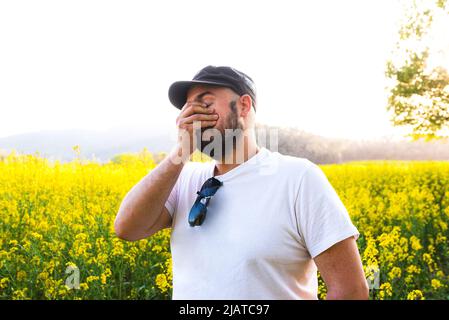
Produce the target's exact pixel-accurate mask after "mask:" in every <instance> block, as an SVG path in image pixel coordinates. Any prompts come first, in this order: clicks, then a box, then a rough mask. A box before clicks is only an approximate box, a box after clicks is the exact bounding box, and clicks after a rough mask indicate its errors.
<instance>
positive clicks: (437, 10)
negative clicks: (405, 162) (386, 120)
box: [386, 0, 449, 140]
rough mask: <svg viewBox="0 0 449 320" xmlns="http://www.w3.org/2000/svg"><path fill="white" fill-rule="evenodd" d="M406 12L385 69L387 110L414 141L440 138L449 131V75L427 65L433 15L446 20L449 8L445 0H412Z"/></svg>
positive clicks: (441, 68)
mask: <svg viewBox="0 0 449 320" xmlns="http://www.w3.org/2000/svg"><path fill="white" fill-rule="evenodd" d="M407 4H409V5H410V2H407ZM405 11H406V12H405V21H404V22H403V24H402V25H401V27H400V29H399V40H398V42H397V44H396V48H395V50H394V52H393V56H394V58H392V59H391V60H389V61H387V66H386V76H387V78H389V80H390V81H391V85H390V86H389V88H388V89H389V96H388V105H387V110H388V111H392V118H391V120H392V122H393V124H394V125H395V126H406V127H408V128H410V129H411V133H410V134H409V136H411V137H413V138H414V139H415V140H416V139H419V138H422V137H424V138H426V140H430V139H433V138H439V137H442V135H443V132H444V130H448V129H449V73H448V71H447V69H445V68H444V67H443V66H440V65H438V66H433V67H432V66H430V65H429V57H430V56H431V54H430V53H431V48H430V47H429V43H428V40H429V34H430V32H431V30H432V25H433V23H434V17H435V15H440V16H441V15H442V14H443V16H444V17H445V18H448V19H449V6H448V3H447V0H432V1H431V0H424V1H422V0H421V1H418V0H414V1H413V2H412V4H411V6H409V7H408V8H407V9H406V10H405ZM444 40H445V41H448V40H449V39H444Z"/></svg>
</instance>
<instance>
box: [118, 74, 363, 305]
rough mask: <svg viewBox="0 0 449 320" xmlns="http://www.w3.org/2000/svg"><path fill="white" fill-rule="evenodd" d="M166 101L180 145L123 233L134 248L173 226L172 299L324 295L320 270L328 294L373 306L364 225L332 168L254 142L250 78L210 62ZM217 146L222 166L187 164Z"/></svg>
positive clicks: (129, 211) (121, 217) (124, 212)
mask: <svg viewBox="0 0 449 320" xmlns="http://www.w3.org/2000/svg"><path fill="white" fill-rule="evenodd" d="M169 98H170V101H171V102H172V104H174V105H175V106H176V107H177V108H178V109H181V111H180V114H179V116H178V118H177V126H178V129H179V137H180V139H179V141H178V143H177V145H176V147H175V148H174V149H173V150H172V151H171V152H170V154H169V155H168V156H167V158H166V159H164V160H163V161H162V162H161V163H160V164H159V165H158V166H157V167H156V168H155V169H154V170H152V171H151V172H150V173H149V174H148V175H147V176H145V177H144V178H143V179H142V180H141V181H140V182H139V183H138V184H137V185H135V186H134V187H133V188H132V189H131V190H130V192H129V193H128V194H127V195H126V197H125V198H124V200H123V202H122V204H121V206H120V209H119V212H118V215H117V217H116V221H115V230H116V233H117V235H118V237H120V238H122V239H125V240H129V241H135V240H139V239H143V238H146V237H149V236H151V235H152V234H154V233H155V232H157V231H159V230H161V229H163V228H169V227H171V228H172V233H171V240H170V241H171V252H172V259H173V299H317V290H318V288H317V287H318V283H317V269H318V270H319V271H320V274H321V276H322V278H323V280H324V281H325V283H326V286H327V292H328V293H327V298H328V299H367V298H368V288H367V282H366V279H365V275H364V272H363V267H362V264H361V261H360V256H359V252H358V248H357V245H356V239H357V237H358V235H359V233H358V230H357V229H356V228H355V226H354V225H353V224H352V223H351V220H350V218H349V215H348V212H347V211H346V209H345V207H344V205H343V204H342V202H341V200H340V199H339V198H338V196H337V194H336V192H335V190H334V189H333V187H332V186H331V185H330V183H329V181H328V180H327V178H326V176H325V175H324V173H323V172H322V171H321V169H320V168H319V167H318V166H317V165H316V164H314V163H312V162H311V161H309V160H307V159H304V158H296V157H291V156H285V155H281V154H279V153H278V152H271V151H269V150H268V149H266V148H263V147H259V146H258V145H257V143H256V138H255V128H254V126H255V114H256V93H255V89H254V84H253V82H252V80H251V78H249V77H248V76H247V75H245V74H244V73H242V72H240V71H238V70H235V69H233V68H230V67H214V66H208V67H206V68H204V69H202V70H201V71H200V72H199V73H197V75H196V76H195V77H194V78H193V80H192V81H178V82H175V83H174V84H172V85H171V87H170V89H169ZM279 108H280V107H279ZM200 129H201V130H200ZM207 129H210V130H212V129H213V130H215V132H214V133H215V134H212V135H210V137H209V139H206V138H204V136H201V137H200V139H196V138H195V137H196V134H198V132H200V133H202V134H205V133H206V132H208V130H207ZM226 129H233V130H234V131H237V133H236V134H233V135H232V134H229V132H228V131H229V130H226ZM231 131H232V130H231ZM217 132H218V134H217ZM231 133H232V132H231ZM220 140H221V141H220ZM195 141H198V142H197V143H196V144H195ZM208 141H209V143H215V146H216V148H215V150H209V151H210V152H209V154H210V155H211V156H212V157H213V158H214V160H213V161H212V162H207V163H195V162H187V159H188V158H189V157H190V155H191V153H192V152H193V151H194V150H195V148H198V149H200V150H202V151H205V149H206V148H207V146H208V144H207V143H206V142H208ZM229 145H230V146H231V147H229ZM220 146H222V147H220ZM239 146H240V148H239ZM241 150H243V153H242V152H241ZM238 158H242V159H243V161H238ZM186 162H187V163H186ZM206 213H207V214H206ZM206 217H207V218H206Z"/></svg>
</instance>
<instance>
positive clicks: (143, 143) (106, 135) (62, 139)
mask: <svg viewBox="0 0 449 320" xmlns="http://www.w3.org/2000/svg"><path fill="white" fill-rule="evenodd" d="M173 144H174V141H173V139H172V137H171V136H170V134H169V133H168V132H160V133H157V132H154V131H152V130H145V129H129V128H128V129H126V128H122V129H110V130H107V131H93V130H58V131H53V130H48V131H39V132H32V133H25V134H19V135H13V136H9V137H4V138H0V149H4V150H6V151H8V152H9V151H11V150H12V149H15V150H16V151H18V152H20V153H30V154H33V153H36V152H39V154H40V155H41V156H44V157H47V158H51V159H55V160H56V159H58V160H61V161H70V160H72V159H73V158H74V157H75V156H76V154H75V152H74V151H73V150H72V147H73V146H75V145H79V146H80V149H81V156H83V157H86V158H92V157H93V156H94V157H95V158H96V159H98V160H99V161H102V162H103V161H107V160H109V159H110V158H112V157H113V156H114V155H117V154H120V153H125V152H138V151H140V150H142V149H143V148H147V149H148V150H149V151H151V152H155V153H157V152H161V151H168V150H169V148H171V147H172V146H173Z"/></svg>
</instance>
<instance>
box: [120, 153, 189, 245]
mask: <svg viewBox="0 0 449 320" xmlns="http://www.w3.org/2000/svg"><path fill="white" fill-rule="evenodd" d="M179 150H180V149H179V148H178V147H175V148H174V149H173V150H172V151H171V152H170V154H169V155H168V156H167V157H166V158H165V159H164V160H163V161H162V162H161V163H160V164H159V165H158V166H157V167H156V168H154V169H153V170H152V171H151V172H150V173H148V174H147V175H146V176H145V177H144V178H142V180H140V181H139V182H138V183H137V184H136V185H135V186H134V187H133V188H132V189H131V190H130V191H129V192H128V193H127V194H126V196H125V198H124V199H123V201H122V203H121V205H120V208H119V212H118V214H117V217H116V219H115V223H114V227H115V231H116V234H117V235H118V236H119V237H120V238H123V239H141V238H144V237H147V236H148V231H149V230H150V228H151V226H153V225H154V224H155V222H156V221H157V219H158V218H159V216H160V214H161V213H162V210H163V208H164V206H165V202H166V201H167V198H168V196H169V195H170V192H171V190H172V189H173V187H174V185H175V183H176V180H177V179H178V177H179V174H180V172H181V170H182V168H183V165H184V161H180V159H181V158H179V154H180V151H179Z"/></svg>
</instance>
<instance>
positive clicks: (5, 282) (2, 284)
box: [0, 278, 9, 289]
mask: <svg viewBox="0 0 449 320" xmlns="http://www.w3.org/2000/svg"><path fill="white" fill-rule="evenodd" d="M8 282H9V279H8V278H2V280H0V289H5V288H6V287H7V286H8Z"/></svg>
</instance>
